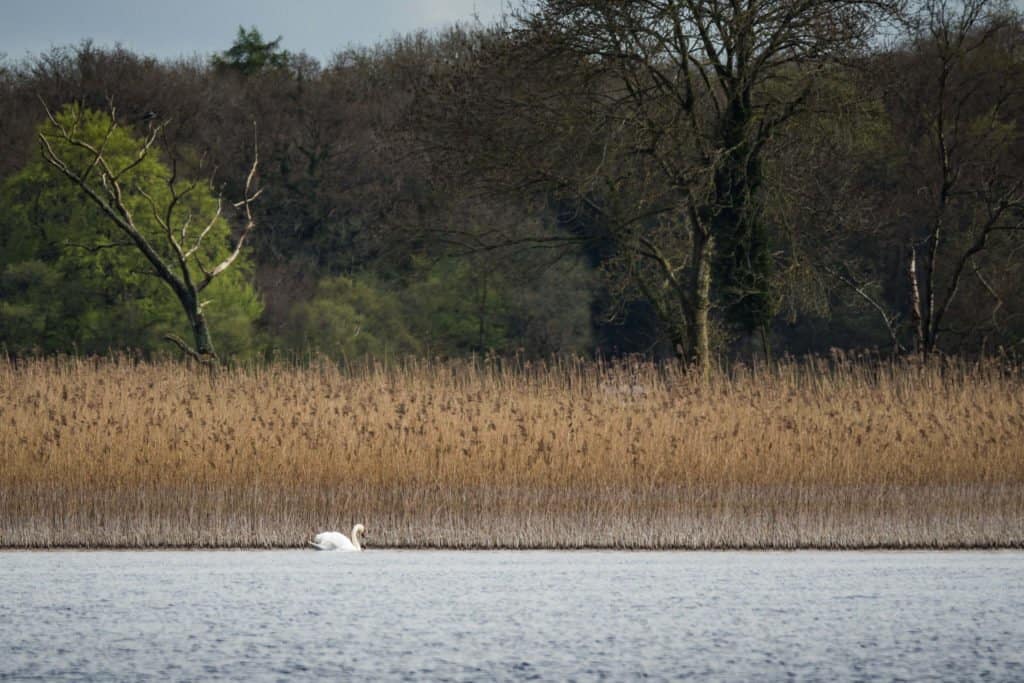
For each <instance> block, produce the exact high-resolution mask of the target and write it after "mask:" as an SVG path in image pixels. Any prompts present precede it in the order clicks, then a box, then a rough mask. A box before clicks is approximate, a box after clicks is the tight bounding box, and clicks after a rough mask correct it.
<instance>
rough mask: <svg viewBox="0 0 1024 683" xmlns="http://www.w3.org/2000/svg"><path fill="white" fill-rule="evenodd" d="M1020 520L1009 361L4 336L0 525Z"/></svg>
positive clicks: (779, 529)
mask: <svg viewBox="0 0 1024 683" xmlns="http://www.w3.org/2000/svg"><path fill="white" fill-rule="evenodd" d="M354 522H363V523H365V524H366V525H367V527H368V529H369V532H370V537H369V546H370V547H371V548H373V547H438V548H441V547H443V548H499V547H500V548H583V547H602V548H604V547H610V548H638V549H639V548H650V549H654V548H805V547H814V548H869V547H870V548H875V547H892V548H911V547H913V548H946V547H1021V546H1022V545H1024V378H1022V377H1021V375H1020V373H1019V371H1017V370H1015V369H1014V368H1010V367H1004V366H1000V365H999V364H997V363H989V364H983V365H969V364H966V363H958V362H946V363H942V364H935V365H929V366H920V365H913V364H895V365H884V364H878V363H873V364H859V363H853V362H850V363H847V362H833V361H829V362H826V361H804V362H796V361H793V362H789V363H784V364H781V365H779V366H776V367H773V368H772V369H753V368H745V367H737V368H732V369H729V370H728V371H719V372H718V373H717V374H716V375H715V376H713V377H712V378H711V379H710V380H705V379H702V378H699V377H694V376H692V375H689V374H687V373H685V372H684V371H683V370H682V369H680V368H679V367H677V366H673V365H654V364H649V363H641V362H635V361H627V362H622V363H615V364H605V363H593V362H589V363H588V362H575V361H559V362H552V363H547V364H532V365H531V364H529V363H519V362H516V363H499V362H497V361H494V362H424V361H412V360H410V361H408V362H405V363H403V364H400V365H398V366H394V367H384V366H382V365H379V364H377V365H367V366H364V367H360V368H355V369H347V370H341V369H339V368H338V367H337V366H335V365H333V364H330V363H327V362H314V363H311V364H308V365H306V366H299V365H290V364H284V363H277V364H268V365H260V366H251V367H242V368H234V369H228V370H224V371H220V372H217V373H210V372H208V371H203V370H198V369H193V368H189V367H188V366H186V365H183V364H180V363H175V362H149V363H144V362H138V361H136V360H131V359H127V358H114V359H82V358H63V359H33V360H19V361H12V360H7V361H0V547H7V548H49V547H83V548H99V547H132V548H150V547H298V546H303V545H304V544H305V543H306V542H307V541H308V540H309V539H310V538H311V536H312V535H313V534H314V533H315V532H317V531H321V530H327V529H334V530H343V531H345V530H347V529H349V528H351V526H352V524H353V523H354Z"/></svg>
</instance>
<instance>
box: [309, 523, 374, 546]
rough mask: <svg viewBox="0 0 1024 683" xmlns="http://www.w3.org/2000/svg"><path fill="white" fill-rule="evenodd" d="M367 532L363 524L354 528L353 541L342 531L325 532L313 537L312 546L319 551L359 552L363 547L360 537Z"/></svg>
mask: <svg viewBox="0 0 1024 683" xmlns="http://www.w3.org/2000/svg"><path fill="white" fill-rule="evenodd" d="M364 531H366V528H365V527H364V526H363V525H362V524H356V525H355V526H354V527H352V540H351V541H350V540H348V536H346V535H345V534H343V533H341V532H340V531H324V532H322V533H319V534H317V535H316V536H314V537H313V541H312V543H310V545H311V546H313V547H314V548H316V549H317V550H341V551H346V552H359V551H361V550H362V549H363V546H362V545H360V543H359V540H360V539H359V535H360V534H362V533H363V532H364Z"/></svg>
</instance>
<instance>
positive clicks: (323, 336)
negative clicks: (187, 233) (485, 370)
mask: <svg viewBox="0 0 1024 683" xmlns="http://www.w3.org/2000/svg"><path fill="white" fill-rule="evenodd" d="M535 284H536V286H530V285H527V284H524V283H517V282H514V281H512V280H510V279H509V277H508V276H507V275H505V274H503V273H502V272H501V271H500V270H497V269H495V268H494V267H493V266H492V265H489V264H486V263H483V262H475V260H474V259H442V260H439V261H437V262H428V261H426V260H423V259H415V260H414V272H413V273H412V274H411V275H410V276H409V277H408V278H406V280H405V281H404V284H403V283H402V282H400V281H397V280H395V281H391V282H389V283H385V282H384V281H381V280H379V279H377V278H375V277H373V276H372V275H369V274H364V275H360V276H355V277H328V278H325V279H323V280H321V281H320V282H319V284H318V286H317V289H316V293H315V294H314V296H313V297H312V298H311V299H310V300H309V301H307V302H304V303H300V304H298V305H297V306H295V307H294V309H293V310H292V314H291V317H290V319H289V326H288V329H289V332H288V334H287V339H286V341H287V342H288V344H289V345H290V346H291V347H292V348H293V349H295V350H302V351H308V350H315V351H319V352H321V353H325V354H327V355H329V356H332V357H335V358H345V359H349V360H354V359H357V358H359V357H362V356H372V357H376V358H384V357H394V356H404V355H415V354H420V355H427V356H459V355H466V354H469V353H482V352H489V351H494V352H498V353H513V352H516V351H518V350H520V349H523V348H528V349H530V350H531V351H532V353H533V354H534V355H546V354H548V353H555V352H577V353H580V352H583V353H585V352H587V351H589V349H590V344H591V324H590V310H589V301H588V300H587V298H586V292H587V291H588V290H587V287H589V286H591V283H590V279H589V278H588V277H587V275H586V273H585V271H584V270H583V269H582V268H581V267H580V266H579V265H578V264H566V265H558V266H555V267H552V268H548V269H545V270H544V271H543V272H542V273H540V274H539V275H538V277H537V278H536V283H535ZM567 295H568V297H567Z"/></svg>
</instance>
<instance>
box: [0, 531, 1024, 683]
mask: <svg viewBox="0 0 1024 683" xmlns="http://www.w3.org/2000/svg"><path fill="white" fill-rule="evenodd" d="M642 676H647V677H649V678H652V679H677V678H682V677H686V676H699V677H705V678H713V679H718V680H752V679H757V680H766V679H782V678H796V679H800V680H839V679H841V680H874V679H885V680H891V679H898V678H903V679H910V680H926V679H941V680H961V679H988V680H1024V553H1020V552H949V553H923V552H921V553H919V552H901V553H874V552H855V553H838V552H835V553H819V552H792V553H734V552H718V553H689V552H688V553H625V552H430V551H383V550H378V551H369V552H365V553H361V554H341V553H318V552H315V551H271V552H250V551H234V552H231V551H227V552H0V679H4V678H6V679H16V680H20V679H46V680H61V679H76V680H77V679H102V680H127V679H130V680H140V679H150V680H184V679H188V680H196V679H234V680H276V679H284V678H288V679H296V678H306V679H318V678H330V679H335V680H337V679H351V680H378V679H385V680H390V679H413V680H446V679H456V680H493V679H499V680H509V679H523V680H527V679H541V680H565V679H576V680H591V679H602V678H605V679H609V680H624V679H626V680H628V679H634V678H639V677H642Z"/></svg>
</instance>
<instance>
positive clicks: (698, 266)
mask: <svg viewBox="0 0 1024 683" xmlns="http://www.w3.org/2000/svg"><path fill="white" fill-rule="evenodd" d="M713 247H714V243H713V240H712V237H711V235H710V234H708V233H707V232H705V231H704V230H701V229H700V228H698V229H696V230H694V232H693V280H692V288H693V320H692V321H691V323H690V325H689V332H690V354H691V361H692V362H693V364H694V366H696V368H697V370H698V371H699V372H700V374H701V375H702V376H704V377H707V376H708V374H709V373H710V371H711V352H710V343H709V341H708V337H709V334H708V325H709V314H710V312H711V262H712V255H713Z"/></svg>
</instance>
